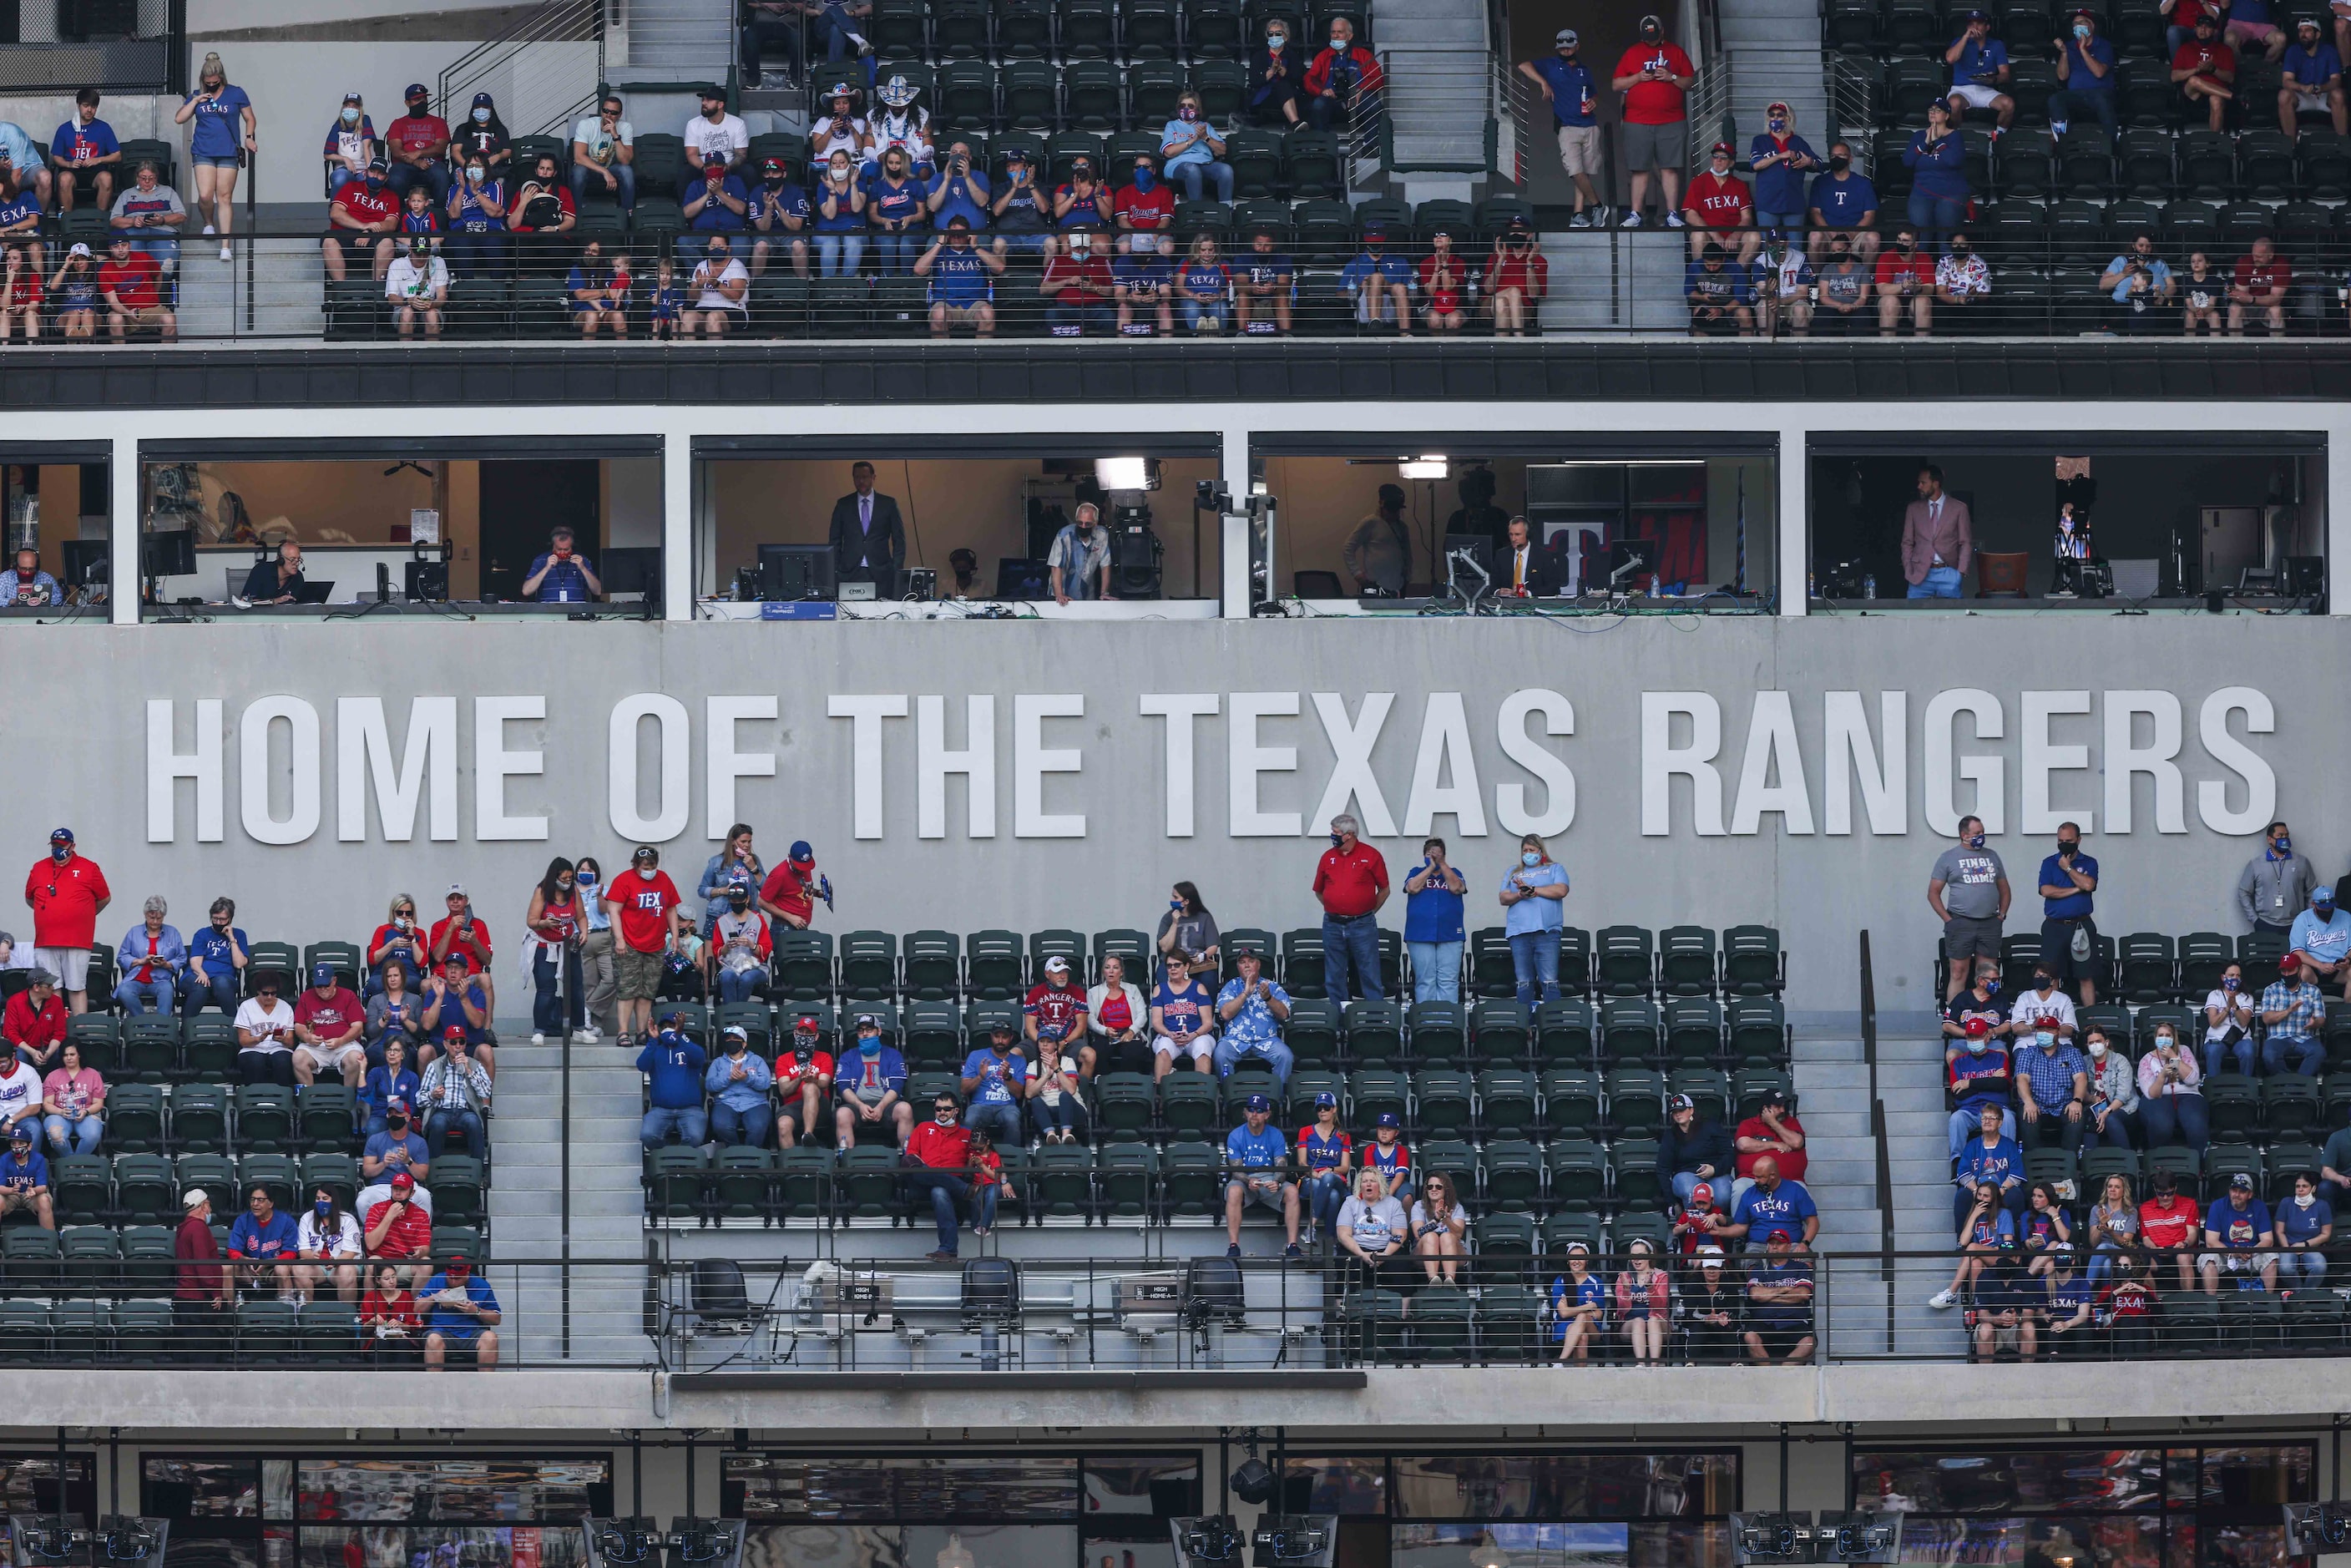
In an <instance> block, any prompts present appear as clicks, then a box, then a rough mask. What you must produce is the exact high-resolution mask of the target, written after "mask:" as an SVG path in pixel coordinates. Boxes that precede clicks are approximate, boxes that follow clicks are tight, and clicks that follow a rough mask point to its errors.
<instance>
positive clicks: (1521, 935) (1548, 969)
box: [1510, 931, 1559, 1004]
mask: <svg viewBox="0 0 2351 1568" xmlns="http://www.w3.org/2000/svg"><path fill="white" fill-rule="evenodd" d="M1510 967H1511V969H1512V970H1513V971H1515V972H1516V974H1517V975H1518V978H1519V1000H1520V1001H1521V1002H1525V1003H1529V1004H1531V1003H1532V1002H1533V1001H1534V1000H1535V993H1536V991H1537V989H1538V988H1541V993H1542V999H1543V1000H1544V1001H1547V1002H1548V1001H1556V1000H1557V999H1558V998H1559V933H1558V932H1557V931H1514V932H1512V933H1511V934H1510Z"/></svg>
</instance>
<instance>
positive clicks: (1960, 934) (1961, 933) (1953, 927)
mask: <svg viewBox="0 0 2351 1568" xmlns="http://www.w3.org/2000/svg"><path fill="white" fill-rule="evenodd" d="M1943 956H1944V957H1946V958H1978V957H1980V958H1991V959H1993V960H1995V961H1997V960H1998V959H1999V957H2000V916H1999V915H1952V916H1951V917H1950V918H1949V920H1946V921H1944V922H1943Z"/></svg>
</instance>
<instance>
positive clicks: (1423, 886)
mask: <svg viewBox="0 0 2351 1568" xmlns="http://www.w3.org/2000/svg"><path fill="white" fill-rule="evenodd" d="M1420 852H1421V854H1422V856H1423V859H1422V860H1421V862H1420V865H1419V867H1418V868H1417V869H1416V870H1415V871H1414V872H1413V873H1412V874H1411V875H1410V876H1408V877H1406V878H1405V879H1404V945H1405V951H1407V952H1409V953H1410V954H1411V955H1412V999H1413V1000H1414V1001H1416V1002H1458V1001H1459V1000H1460V999H1461V899H1462V895H1463V894H1467V893H1468V891H1469V884H1468V883H1466V882H1464V881H1462V880H1461V873H1459V872H1458V871H1456V870H1454V869H1453V867H1452V865H1451V864H1450V863H1448V862H1447V860H1446V858H1445V841H1444V840H1443V839H1431V840H1429V841H1427V842H1426V843H1425V844H1423V845H1421V846H1420Z"/></svg>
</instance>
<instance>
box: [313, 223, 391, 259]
mask: <svg viewBox="0 0 2351 1568" xmlns="http://www.w3.org/2000/svg"><path fill="white" fill-rule="evenodd" d="M327 237H328V238H329V239H330V240H332V241H334V242H335V243H336V244H337V245H340V246H342V247H343V259H344V260H345V261H347V262H349V261H368V260H370V259H371V258H372V257H373V256H375V247H376V246H377V244H378V243H379V242H386V243H388V242H389V241H390V240H391V238H392V236H391V235H379V234H368V233H365V232H363V231H361V230H359V229H336V230H335V231H333V232H332V233H330V234H329V235H327Z"/></svg>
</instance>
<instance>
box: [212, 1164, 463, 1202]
mask: <svg viewBox="0 0 2351 1568" xmlns="http://www.w3.org/2000/svg"><path fill="white" fill-rule="evenodd" d="M433 1176H434V1180H436V1181H437V1180H439V1179H440V1176H441V1170H440V1162H439V1161H437V1160H436V1161H434V1168H433ZM236 1186H237V1191H238V1193H239V1195H240V1197H239V1199H238V1202H237V1209H238V1211H239V1212H240V1213H241V1212H243V1211H244V1208H245V1200H244V1197H243V1195H245V1194H248V1193H250V1192H251V1191H252V1190H253V1189H254V1188H255V1187H256V1186H257V1187H263V1188H266V1190H267V1191H268V1193H269V1201H270V1202H272V1203H274V1204H276V1205H277V1207H280V1208H282V1209H284V1210H285V1211H286V1212H287V1213H288V1214H292V1213H293V1212H295V1200H296V1197H297V1196H298V1194H299V1193H300V1191H301V1186H302V1172H301V1167H300V1166H298V1165H296V1164H295V1162H294V1161H293V1160H292V1159H291V1158H290V1157H288V1156H287V1155H246V1156H245V1158H243V1159H242V1160H239V1161H238V1162H237V1166H236ZM433 1204H434V1213H435V1214H436V1215H437V1214H438V1213H439V1212H440V1209H441V1200H440V1198H439V1197H437V1196H436V1197H434V1200H433ZM219 1212H220V1211H217V1210H216V1211H215V1213H216V1214H217V1213H219Z"/></svg>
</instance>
